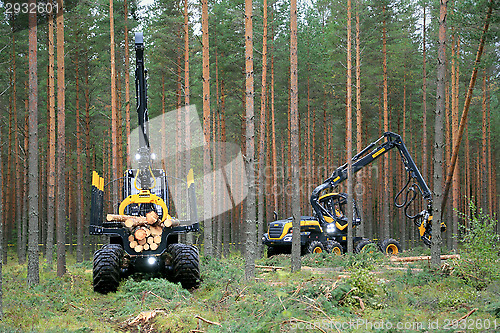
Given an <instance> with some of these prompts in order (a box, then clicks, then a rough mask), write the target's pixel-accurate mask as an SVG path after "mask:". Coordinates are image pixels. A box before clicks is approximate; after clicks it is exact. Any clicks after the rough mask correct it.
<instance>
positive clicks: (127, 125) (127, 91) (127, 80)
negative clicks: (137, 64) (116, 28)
mask: <svg viewBox="0 0 500 333" xmlns="http://www.w3.org/2000/svg"><path fill="white" fill-rule="evenodd" d="M123 16H124V18H125V27H124V30H125V31H124V35H125V133H126V135H127V169H130V168H131V167H132V166H131V163H130V77H129V76H130V74H129V66H130V59H129V58H130V55H129V44H128V5H127V0H124V1H123Z"/></svg>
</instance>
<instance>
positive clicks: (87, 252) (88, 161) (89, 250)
mask: <svg viewBox="0 0 500 333" xmlns="http://www.w3.org/2000/svg"><path fill="white" fill-rule="evenodd" d="M87 59H88V57H87ZM88 69H89V64H88V62H87V63H86V66H85V159H86V162H85V166H86V170H88V171H90V170H95V167H92V165H91V164H92V161H91V156H90V88H89V73H88ZM94 153H95V150H94ZM88 171H87V174H90V172H88ZM86 183H87V182H86ZM86 201H87V202H89V201H90V196H89V195H87V196H86ZM87 216H88V215H87ZM84 221H85V230H88V227H89V224H90V218H85V219H84ZM89 236H90V235H89V234H88V233H85V238H86V241H85V246H84V253H83V259H84V260H90V258H91V255H92V246H91V244H90V243H91V242H93V239H94V238H93V237H89Z"/></svg>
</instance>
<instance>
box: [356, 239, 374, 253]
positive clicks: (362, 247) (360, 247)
mask: <svg viewBox="0 0 500 333" xmlns="http://www.w3.org/2000/svg"><path fill="white" fill-rule="evenodd" d="M370 244H373V242H372V241H371V240H369V239H362V240H360V241H358V242H357V243H356V244H354V253H362V252H366V251H369V252H370V253H371V246H368V247H367V245H370ZM369 249H370V250H369Z"/></svg>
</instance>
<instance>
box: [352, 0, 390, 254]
mask: <svg viewBox="0 0 500 333" xmlns="http://www.w3.org/2000/svg"><path fill="white" fill-rule="evenodd" d="M351 48H352V41H351V0H347V82H346V91H347V97H346V102H347V117H346V120H347V126H346V137H347V140H346V158H347V253H352V252H353V242H352V240H353V239H352V236H353V230H352V217H353V208H354V206H353V199H354V196H353V185H354V179H353V178H354V176H353V174H352V62H351ZM384 73H385V71H384Z"/></svg>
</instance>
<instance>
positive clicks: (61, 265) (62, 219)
mask: <svg viewBox="0 0 500 333" xmlns="http://www.w3.org/2000/svg"><path fill="white" fill-rule="evenodd" d="M63 1H64V0H57V3H58V7H59V11H58V12H57V16H56V25H57V111H58V114H57V137H58V139H59V140H58V141H57V191H58V199H57V200H58V201H57V225H56V230H57V276H63V275H64V274H65V273H66V115H65V112H66V106H65V105H66V100H65V91H66V88H65V81H64V71H65V67H64V14H63V13H64V7H63ZM30 96H31V94H30ZM32 123H33V122H32V121H31V120H30V126H31V124H32ZM30 144H31V141H30ZM30 161H31V159H30ZM30 176H31V173H30ZM30 186H31V181H30ZM32 219H33V218H32V217H30V221H31V220H32ZM30 229H31V227H30Z"/></svg>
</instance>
